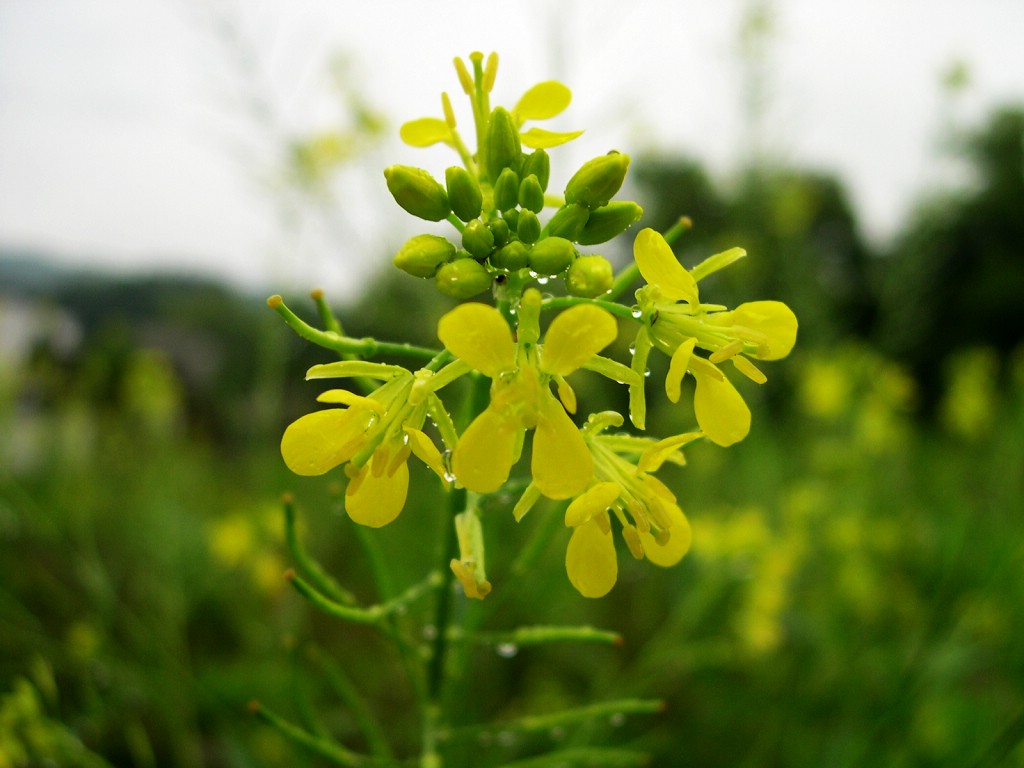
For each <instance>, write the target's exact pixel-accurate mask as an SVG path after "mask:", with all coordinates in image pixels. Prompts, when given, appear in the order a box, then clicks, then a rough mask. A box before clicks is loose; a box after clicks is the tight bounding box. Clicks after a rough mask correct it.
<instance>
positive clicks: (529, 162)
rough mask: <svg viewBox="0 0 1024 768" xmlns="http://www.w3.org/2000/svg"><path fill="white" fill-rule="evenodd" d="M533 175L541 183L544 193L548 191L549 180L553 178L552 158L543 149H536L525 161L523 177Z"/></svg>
mask: <svg viewBox="0 0 1024 768" xmlns="http://www.w3.org/2000/svg"><path fill="white" fill-rule="evenodd" d="M531 173H532V174H533V175H534V176H536V177H537V181H539V182H540V188H541V189H542V190H543V191H545V192H546V191H547V189H548V180H549V179H550V178H551V158H550V157H549V156H548V153H547V152H545V151H544V150H543V149H535V150H534V151H533V152H531V153H530V154H529V155H527V156H526V159H525V160H524V161H523V176H529V175H530V174H531Z"/></svg>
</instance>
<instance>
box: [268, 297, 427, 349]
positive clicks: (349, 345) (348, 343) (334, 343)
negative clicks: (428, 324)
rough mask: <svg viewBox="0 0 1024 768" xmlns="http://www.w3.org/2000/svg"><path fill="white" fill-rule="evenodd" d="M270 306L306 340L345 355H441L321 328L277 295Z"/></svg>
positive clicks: (271, 300) (272, 298)
mask: <svg viewBox="0 0 1024 768" xmlns="http://www.w3.org/2000/svg"><path fill="white" fill-rule="evenodd" d="M267 306H269V307H270V308H271V309H272V310H274V311H275V312H277V314H279V315H280V316H281V318H282V319H283V320H284V321H285V324H287V326H288V327H289V328H291V329H292V330H293V331H295V333H297V334H298V335H299V336H300V337H302V338H303V339H305V340H306V341H309V342H312V343H313V344H316V345H317V346H319V347H323V348H324V349H329V350H331V351H333V352H338V353H339V354H342V355H358V356H359V357H364V358H365V357H376V356H377V355H401V356H406V357H416V358H420V359H426V360H430V359H431V358H433V357H434V356H435V355H437V354H438V350H436V349H428V348H426V347H419V346H416V345H415V344H404V343H395V342H388V341H377V340H376V339H372V338H365V339H352V338H349V337H347V336H339V335H338V334H336V333H332V332H330V331H321V330H320V329H319V328H314V327H313V326H311V325H309V324H308V323H307V322H305V321H304V320H302V319H301V318H300V317H299V316H298V315H296V314H295V313H294V312H292V311H291V310H290V309H289V308H288V306H287V305H286V304H285V303H284V299H282V298H281V297H280V296H277V295H274V296H271V297H270V298H269V299H267Z"/></svg>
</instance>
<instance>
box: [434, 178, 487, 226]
mask: <svg viewBox="0 0 1024 768" xmlns="http://www.w3.org/2000/svg"><path fill="white" fill-rule="evenodd" d="M444 181H445V185H446V186H447V187H448V202H450V203H451V206H452V211H453V212H454V213H455V215H456V216H458V217H459V218H460V219H462V221H472V220H473V219H475V218H476V217H477V216H479V215H480V211H481V210H482V209H483V204H484V197H483V194H482V193H481V192H480V185H479V184H477V181H476V179H475V178H473V175H472V174H471V173H470V172H469V171H467V170H466V169H465V168H463V167H462V166H460V165H453V166H452V167H451V168H448V169H447V170H445V172H444Z"/></svg>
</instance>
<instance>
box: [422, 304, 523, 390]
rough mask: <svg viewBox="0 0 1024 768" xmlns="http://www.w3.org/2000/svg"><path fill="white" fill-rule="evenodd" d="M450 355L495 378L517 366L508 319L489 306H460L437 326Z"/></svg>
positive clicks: (438, 334) (444, 317)
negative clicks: (506, 320)
mask: <svg viewBox="0 0 1024 768" xmlns="http://www.w3.org/2000/svg"><path fill="white" fill-rule="evenodd" d="M437 336H438V338H439V339H441V343H443V344H444V345H445V347H446V348H447V349H448V351H449V352H451V353H452V354H453V355H455V356H456V357H459V358H462V359H463V360H464V361H466V363H468V364H469V365H471V366H472V367H473V368H474V369H476V370H478V371H480V373H482V374H484V375H485V376H489V377H491V378H492V379H493V378H495V377H497V376H498V374H500V373H503V372H504V371H509V370H511V369H512V368H514V367H515V361H516V344H515V342H514V341H513V340H512V331H511V329H510V328H509V327H508V323H507V322H505V318H504V317H502V315H501V313H500V312H499V311H498V310H496V309H495V308H494V307H490V306H488V305H486V304H477V303H469V304H461V305H459V306H458V307H456V308H455V309H453V310H452V311H451V312H449V313H447V314H446V315H444V316H443V317H442V318H441V320H440V321H439V322H438V324H437Z"/></svg>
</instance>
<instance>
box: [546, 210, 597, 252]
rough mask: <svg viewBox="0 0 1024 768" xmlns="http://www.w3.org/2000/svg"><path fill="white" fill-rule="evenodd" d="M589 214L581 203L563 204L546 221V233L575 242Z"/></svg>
mask: <svg viewBox="0 0 1024 768" xmlns="http://www.w3.org/2000/svg"><path fill="white" fill-rule="evenodd" d="M589 216H590V211H589V210H587V209H586V208H584V207H583V206H582V205H577V204H576V203H569V204H568V205H563V206H562V207H561V208H559V209H558V210H557V211H556V212H555V215H554V216H552V217H551V220H550V221H549V222H548V227H547V230H548V234H549V235H551V236H553V237H564V238H565V239H566V240H572V241H573V242H576V238H578V237H579V236H580V232H582V231H583V226H584V225H585V224H586V223H587V219H588V218H589Z"/></svg>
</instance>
